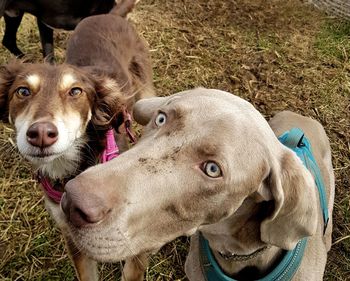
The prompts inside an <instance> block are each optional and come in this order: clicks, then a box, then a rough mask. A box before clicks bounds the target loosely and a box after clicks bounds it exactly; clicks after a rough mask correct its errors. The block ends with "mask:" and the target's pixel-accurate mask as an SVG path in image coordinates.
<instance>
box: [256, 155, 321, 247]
mask: <svg viewBox="0 0 350 281" xmlns="http://www.w3.org/2000/svg"><path fill="white" fill-rule="evenodd" d="M273 166H275V167H273ZM266 185H267V188H268V189H269V191H270V193H271V195H272V200H273V201H274V209H273V211H272V214H271V215H270V216H269V217H268V218H267V219H265V220H264V221H263V222H262V223H261V227H260V231H261V240H262V241H264V242H265V243H268V244H272V245H275V246H278V247H280V248H282V249H285V250H291V249H293V248H294V247H295V246H296V244H297V243H298V241H299V240H300V239H302V238H304V237H306V236H310V235H313V234H314V233H315V232H316V229H317V222H318V209H317V208H318V204H317V201H316V200H317V198H318V196H317V188H316V186H315V182H314V178H313V177H312V175H311V174H310V172H309V171H308V170H307V169H306V168H305V167H304V166H303V164H302V163H301V161H300V160H299V159H298V157H297V156H296V155H295V154H294V153H293V152H291V151H286V150H284V152H283V155H282V157H281V159H280V161H279V164H277V163H275V165H272V168H271V172H270V176H269V179H268V180H267V182H266Z"/></svg>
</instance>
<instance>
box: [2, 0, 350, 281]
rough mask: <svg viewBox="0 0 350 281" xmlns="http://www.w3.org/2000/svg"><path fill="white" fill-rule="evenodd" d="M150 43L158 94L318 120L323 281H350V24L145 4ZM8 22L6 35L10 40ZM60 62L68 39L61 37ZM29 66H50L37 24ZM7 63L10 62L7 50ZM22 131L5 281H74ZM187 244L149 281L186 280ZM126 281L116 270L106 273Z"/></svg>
mask: <svg viewBox="0 0 350 281" xmlns="http://www.w3.org/2000/svg"><path fill="white" fill-rule="evenodd" d="M131 19H132V20H133V21H134V22H135V25H136V27H137V30H138V31H139V32H140V33H141V34H142V36H143V37H144V38H145V39H146V40H147V41H148V43H149V46H150V51H151V55H152V59H153V66H154V82H155V87H156V90H157V93H158V95H161V96H163V95H169V94H172V93H175V92H178V91H181V90H184V89H190V88H193V87H197V86H204V87H210V88H218V89H222V90H226V91H229V92H231V93H233V94H236V95H238V96H241V97H243V98H245V99H247V100H248V101H250V102H251V103H253V104H254V105H255V106H256V108H257V109H258V110H259V111H260V112H261V113H262V114H263V115H264V116H266V118H269V117H270V116H271V115H273V114H274V113H276V112H278V111H280V110H284V109H289V110H292V111H295V112H298V113H301V114H303V115H306V116H311V117H313V118H315V119H317V120H318V121H320V122H321V123H322V124H323V125H324V126H325V129H326V132H327V134H328V136H329V138H330V141H331V146H332V153H333V165H334V170H335V175H336V199H335V209H334V231H333V246H332V250H331V252H330V253H329V258H328V264H327V268H326V274H325V280H350V230H349V228H350V203H349V199H350V195H349V194H350V193H349V191H348V188H349V176H350V63H349V56H350V23H346V22H341V21H339V20H337V19H332V18H330V17H328V16H326V15H325V14H323V13H321V12H319V11H317V10H316V9H314V8H312V7H310V6H307V5H306V4H304V3H302V2H301V1H298V0H270V1H266V0H249V1H248V0H193V1H191V0H177V1H173V0H142V1H140V3H139V4H138V6H137V7H136V9H135V10H134V12H133V13H132V15H131ZM3 28H4V25H3V20H2V23H1V25H0V34H3ZM55 34H56V35H55V42H56V49H55V52H56V58H57V61H58V63H60V62H62V61H63V59H64V54H65V51H64V50H65V42H66V40H67V38H68V36H69V33H68V32H56V33H55ZM18 41H19V46H20V48H21V49H22V50H23V51H24V52H25V53H26V54H28V59H29V60H31V61H42V58H41V53H40V45H39V38H38V32H37V28H36V25H35V23H34V20H33V18H32V17H26V18H25V21H24V23H23V24H22V26H21V30H20V33H19V34H18ZM0 54H1V56H0V63H6V62H8V61H9V60H10V59H11V55H10V54H9V53H8V52H7V50H5V49H4V48H3V47H0ZM13 137H14V132H13V129H12V128H11V127H10V126H9V125H7V124H1V123H0V279H1V280H74V272H73V269H72V267H71V265H70V262H69V260H68V257H67V254H66V251H65V249H64V247H63V241H62V237H61V236H60V234H59V231H58V230H57V229H56V228H55V226H54V223H53V221H52V220H51V219H50V218H49V217H48V214H47V213H46V211H45V210H44V207H43V198H42V193H41V190H40V188H39V187H38V186H37V185H36V183H35V181H34V180H33V179H32V171H31V167H30V165H29V164H28V163H26V162H25V161H24V160H23V159H21V158H20V156H18V154H17V151H16V148H15V146H14V142H13V140H14V138H13ZM187 247H188V239H187V238H185V237H182V238H179V239H178V240H176V241H175V242H173V243H170V244H169V245H167V246H165V247H164V248H163V249H162V251H161V253H159V254H158V255H156V256H154V257H153V258H152V262H151V265H150V267H149V269H148V271H147V274H146V278H147V280H152V281H153V280H186V278H185V276H184V272H183V265H184V261H185V257H186V252H187ZM101 269H102V270H101V272H102V273H101V280H118V276H119V266H118V265H108V264H103V265H101Z"/></svg>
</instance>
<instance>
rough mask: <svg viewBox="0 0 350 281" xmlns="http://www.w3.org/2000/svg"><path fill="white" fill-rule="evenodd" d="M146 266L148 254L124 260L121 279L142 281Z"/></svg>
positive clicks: (124, 280) (123, 280)
mask: <svg viewBox="0 0 350 281" xmlns="http://www.w3.org/2000/svg"><path fill="white" fill-rule="evenodd" d="M147 266H148V254H140V255H137V256H135V257H132V258H129V259H127V260H126V261H125V264H124V268H123V273H122V281H143V280H144V274H145V271H146V268H147Z"/></svg>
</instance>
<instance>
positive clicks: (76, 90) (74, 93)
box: [69, 87, 83, 97]
mask: <svg viewBox="0 0 350 281" xmlns="http://www.w3.org/2000/svg"><path fill="white" fill-rule="evenodd" d="M82 92H83V90H82V89H81V88H78V87H75V88H72V89H70V91H69V95H70V96H72V97H76V96H79V95H80V94H81V93H82Z"/></svg>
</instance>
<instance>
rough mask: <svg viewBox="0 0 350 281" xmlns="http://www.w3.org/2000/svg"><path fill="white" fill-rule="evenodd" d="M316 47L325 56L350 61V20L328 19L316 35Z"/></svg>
mask: <svg viewBox="0 0 350 281" xmlns="http://www.w3.org/2000/svg"><path fill="white" fill-rule="evenodd" d="M315 47H316V49H318V50H319V52H320V53H321V54H322V55H324V56H327V57H331V58H336V59H339V60H341V61H349V56H350V22H346V21H333V20H328V21H326V22H325V24H324V25H323V26H322V27H321V30H320V32H319V34H318V36H317V37H316V42H315Z"/></svg>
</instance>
